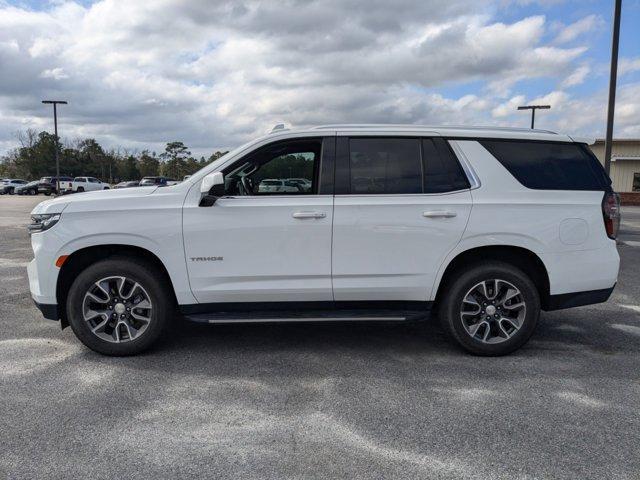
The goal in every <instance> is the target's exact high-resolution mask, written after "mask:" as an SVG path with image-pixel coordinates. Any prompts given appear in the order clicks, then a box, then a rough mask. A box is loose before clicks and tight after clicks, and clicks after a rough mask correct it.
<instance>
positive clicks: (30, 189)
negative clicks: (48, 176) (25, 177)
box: [14, 180, 40, 195]
mask: <svg viewBox="0 0 640 480" xmlns="http://www.w3.org/2000/svg"><path fill="white" fill-rule="evenodd" d="M39 183H40V181H39V180H34V181H33V182H29V183H25V184H24V185H19V186H17V187H16V188H15V190H14V191H15V193H16V194H17V195H37V194H38V184H39Z"/></svg>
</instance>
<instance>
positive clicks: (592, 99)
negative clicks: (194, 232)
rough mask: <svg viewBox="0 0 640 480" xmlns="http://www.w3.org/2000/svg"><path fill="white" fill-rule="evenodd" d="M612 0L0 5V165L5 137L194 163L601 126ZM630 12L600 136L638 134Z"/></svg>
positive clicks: (11, 143) (596, 131)
mask: <svg viewBox="0 0 640 480" xmlns="http://www.w3.org/2000/svg"><path fill="white" fill-rule="evenodd" d="M612 13H613V1H612V0H611V1H603V0H600V1H596V0H537V1H536V0H474V1H469V0H322V1H313V0H308V1H306V0H294V1H291V0H281V1H271V2H268V1H253V0H248V1H234V2H222V1H206V2H205V1H190V2H187V1H179V0H154V1H147V2H143V1H130V0H100V1H95V2H91V1H66V0H55V1H48V0H24V1H6V0H0V154H3V153H6V152H7V151H9V150H10V149H12V148H15V147H16V146H17V145H18V142H17V138H16V136H17V132H19V131H24V130H26V129H28V128H33V129H36V130H38V131H40V130H49V131H51V130H52V129H53V125H52V124H53V121H52V112H51V107H50V106H49V107H47V106H45V105H43V104H41V100H42V99H61V100H67V101H68V102H69V104H68V105H66V106H62V107H60V112H59V113H60V116H59V128H60V136H61V137H62V138H63V140H65V141H73V140H74V139H79V138H87V137H90V138H95V139H96V140H98V141H99V142H100V143H101V144H103V145H104V146H105V147H107V148H120V149H124V150H125V151H130V152H136V151H138V152H139V151H141V150H143V149H149V150H151V151H157V152H161V151H163V150H164V145H165V144H166V142H169V141H183V142H184V143H185V144H186V145H187V146H188V147H190V149H191V151H192V152H193V153H194V154H195V155H198V156H199V155H205V156H208V155H209V154H210V153H212V152H213V151H215V150H218V149H228V148H231V147H234V146H237V145H239V144H241V143H244V142H246V141H248V140H250V139H252V138H254V137H256V136H259V135H262V134H264V133H266V132H268V131H269V130H270V129H271V128H272V127H273V126H274V125H275V124H277V123H285V124H286V125H287V126H290V127H305V126H310V125H317V124H326V123H410V124H425V125H498V126H516V127H528V126H529V121H530V117H529V114H528V113H527V112H518V111H517V110H516V107H517V106H518V105H523V104H532V103H544V104H550V105H551V106H552V108H551V110H549V111H542V112H539V113H538V115H536V127H537V128H542V129H551V130H555V131H559V132H562V133H568V134H573V135H579V136H587V137H602V136H603V135H604V131H605V122H606V105H607V90H608V81H609V61H610V47H611V20H612V18H611V17H612ZM638 25H640V0H624V2H623V12H622V26H621V40H620V65H619V78H618V91H617V106H616V118H615V130H614V135H615V136H616V137H640V28H638Z"/></svg>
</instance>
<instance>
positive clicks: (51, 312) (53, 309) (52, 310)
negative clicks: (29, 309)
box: [33, 300, 60, 320]
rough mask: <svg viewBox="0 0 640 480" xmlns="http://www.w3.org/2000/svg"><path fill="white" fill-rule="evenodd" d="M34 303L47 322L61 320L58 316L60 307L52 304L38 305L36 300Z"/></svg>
mask: <svg viewBox="0 0 640 480" xmlns="http://www.w3.org/2000/svg"><path fill="white" fill-rule="evenodd" d="M33 303H35V304H36V307H38V310H40V312H42V316H43V317H44V318H46V319H47V320H60V316H59V315H58V305H55V304H50V303H38V302H36V301H35V300H34V301H33Z"/></svg>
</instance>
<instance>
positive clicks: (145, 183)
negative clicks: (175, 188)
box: [140, 177, 180, 187]
mask: <svg viewBox="0 0 640 480" xmlns="http://www.w3.org/2000/svg"><path fill="white" fill-rule="evenodd" d="M178 183H180V182H178V181H177V180H174V179H173V178H168V177H143V178H142V180H140V186H141V187H150V186H152V185H155V186H160V187H166V186H170V185H176V184H178Z"/></svg>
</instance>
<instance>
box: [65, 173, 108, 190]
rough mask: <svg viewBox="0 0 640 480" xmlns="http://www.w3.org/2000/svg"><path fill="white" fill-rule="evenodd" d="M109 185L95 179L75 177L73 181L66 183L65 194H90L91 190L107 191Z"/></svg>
mask: <svg viewBox="0 0 640 480" xmlns="http://www.w3.org/2000/svg"><path fill="white" fill-rule="evenodd" d="M109 188H111V187H110V185H109V184H108V183H104V182H102V181H100V180H98V179H97V178H95V177H75V178H74V179H73V181H71V182H68V183H67V187H66V190H67V192H73V193H79V192H91V191H93V190H109Z"/></svg>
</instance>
